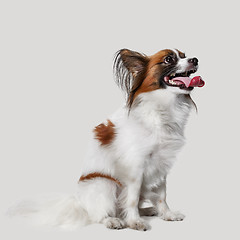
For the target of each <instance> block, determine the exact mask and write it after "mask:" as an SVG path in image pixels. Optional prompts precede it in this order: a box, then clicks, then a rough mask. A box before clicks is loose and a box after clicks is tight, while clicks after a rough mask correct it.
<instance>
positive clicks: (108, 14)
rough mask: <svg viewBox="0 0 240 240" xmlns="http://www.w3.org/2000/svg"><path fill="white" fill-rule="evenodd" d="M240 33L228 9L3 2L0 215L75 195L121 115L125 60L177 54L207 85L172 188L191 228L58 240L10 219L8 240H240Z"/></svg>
mask: <svg viewBox="0 0 240 240" xmlns="http://www.w3.org/2000/svg"><path fill="white" fill-rule="evenodd" d="M239 22H240V17H239V6H238V5H237V1H231V0H229V1H226V2H223V1H206V2H205V1H183V0H182V1H152V0H148V1H123V0H122V1H104V0H102V1H60V0H58V1H52V0H48V1H44V0H41V1H11V0H8V1H1V2H0V26H1V29H0V34H1V37H0V81H1V82H0V159H1V168H0V177H1V179H0V189H1V197H0V199H1V200H0V201H1V204H0V210H1V213H4V211H5V210H6V209H7V208H8V207H9V206H10V205H11V204H12V203H14V202H16V201H18V200H21V199H24V198H27V197H28V196H34V195H35V194H42V193H48V192H50V193H51V192H65V193H72V192H74V191H75V185H76V182H77V180H78V178H79V172H80V168H81V163H82V159H83V157H84V154H85V150H86V146H87V142H88V138H89V136H90V131H91V129H92V128H93V127H94V126H95V125H96V124H98V123H100V122H101V121H103V120H105V119H106V117H107V116H108V115H109V114H110V113H112V112H113V111H115V110H116V109H117V108H118V107H119V106H120V105H121V104H122V103H123V95H122V93H121V92H120V91H119V90H118V88H117V86H115V83H114V81H113V77H112V60H113V56H114V53H115V52H116V51H117V50H119V49H121V48H130V49H133V50H136V51H140V52H144V53H146V54H147V55H151V54H154V53H155V52H157V51H159V50H161V49H163V48H173V47H174V48H178V49H180V50H181V51H186V54H187V56H197V57H198V58H199V60H200V69H199V71H198V73H199V75H201V76H202V77H203V79H204V80H205V81H206V86H205V87H204V88H202V89H196V90H195V91H194V93H193V99H194V100H195V102H196V103H197V105H198V109H199V113H198V114H196V113H194V112H193V113H192V116H191V118H190V120H189V124H188V126H187V131H186V137H187V144H186V146H185V148H184V149H183V151H182V152H181V154H180V155H179V160H178V162H177V163H176V165H175V166H174V167H173V170H172V171H171V174H170V176H169V179H168V202H169V204H170V206H171V207H172V208H173V209H175V210H181V211H182V212H183V213H185V214H186V216H187V217H186V219H185V220H184V221H183V222H175V223H171V222H164V221H162V220H159V219H153V220H152V221H151V225H152V230H151V231H149V232H146V233H140V232H137V231H133V230H123V231H110V230H107V229H105V228H104V226H102V225H97V224H96V225H91V226H88V227H85V228H82V229H79V230H77V231H74V232H61V231H59V230H56V229H47V228H35V227H31V226H29V225H26V224H24V223H22V222H21V221H15V220H11V219H8V218H6V217H5V216H4V215H3V214H1V227H0V229H1V230H0V234H1V235H2V236H3V237H4V238H3V237H1V239H16V238H20V239H23V238H24V239H26V240H27V239H80V238H83V237H85V238H90V239H92V238H96V237H99V236H101V237H104V238H105V239H112V238H115V239H122V238H128V237H129V238H130V237H135V238H139V239H146V237H151V238H159V239H176V238H180V239H210V238H211V239H213V238H217V237H218V238H219V237H222V238H225V239H226V238H227V239H239V231H238V229H237V225H239V214H240V212H239V202H240V197H239V180H240V177H239V155H238V152H239V149H238V148H239V120H240V119H239V97H238V96H239V72H238V71H239V53H240V48H239V40H240V37H239ZM237 235H238V236H237Z"/></svg>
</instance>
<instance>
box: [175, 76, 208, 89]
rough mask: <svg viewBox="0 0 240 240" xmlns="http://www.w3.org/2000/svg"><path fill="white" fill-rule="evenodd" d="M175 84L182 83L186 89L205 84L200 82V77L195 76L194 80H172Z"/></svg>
mask: <svg viewBox="0 0 240 240" xmlns="http://www.w3.org/2000/svg"><path fill="white" fill-rule="evenodd" d="M172 80H173V81H175V82H182V83H184V84H185V86H186V87H187V88H188V87H203V86H204V84H205V82H204V81H203V80H202V78H201V77H200V76H196V77H194V78H192V79H191V78H190V77H176V78H173V79H172Z"/></svg>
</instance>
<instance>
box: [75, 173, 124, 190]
mask: <svg viewBox="0 0 240 240" xmlns="http://www.w3.org/2000/svg"><path fill="white" fill-rule="evenodd" d="M94 178H106V179H108V180H111V181H113V182H115V183H117V184H118V185H119V186H120V187H122V184H121V183H120V181H119V180H117V179H116V178H113V177H111V176H110V175H106V174H102V173H98V172H94V173H90V174H88V175H86V176H84V175H83V176H81V177H80V179H79V182H80V181H85V180H91V179H94Z"/></svg>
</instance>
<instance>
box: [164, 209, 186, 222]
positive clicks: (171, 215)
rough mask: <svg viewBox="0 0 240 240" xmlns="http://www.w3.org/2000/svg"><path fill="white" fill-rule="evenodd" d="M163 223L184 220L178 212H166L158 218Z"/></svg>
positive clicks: (183, 216)
mask: <svg viewBox="0 0 240 240" xmlns="http://www.w3.org/2000/svg"><path fill="white" fill-rule="evenodd" d="M160 217H161V218H162V219H163V220H165V221H182V220H183V219H184V218H185V215H183V214H182V213H180V212H172V211H167V212H165V213H164V214H162V215H161V216H160Z"/></svg>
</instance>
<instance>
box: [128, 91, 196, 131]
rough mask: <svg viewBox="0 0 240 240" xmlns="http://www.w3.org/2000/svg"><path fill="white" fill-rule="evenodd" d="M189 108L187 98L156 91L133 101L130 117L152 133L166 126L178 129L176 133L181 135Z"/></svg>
mask: <svg viewBox="0 0 240 240" xmlns="http://www.w3.org/2000/svg"><path fill="white" fill-rule="evenodd" d="M191 107H192V102H191V98H189V96H187V95H185V94H175V93H172V92H167V91H164V90H157V91H154V92H148V93H144V94H141V95H140V96H139V97H138V99H136V100H135V103H134V105H133V108H132V109H131V112H130V115H131V117H132V118H133V119H135V120H136V121H137V122H139V123H140V124H143V125H144V126H145V127H146V128H148V129H151V130H152V131H156V130H160V129H162V128H164V126H168V129H171V128H172V129H176V127H177V128H179V129H180V130H179V131H178V132H182V134H183V130H184V126H185V124H186V121H187V118H188V116H189V113H190V110H191ZM174 126H175V127H174Z"/></svg>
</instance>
